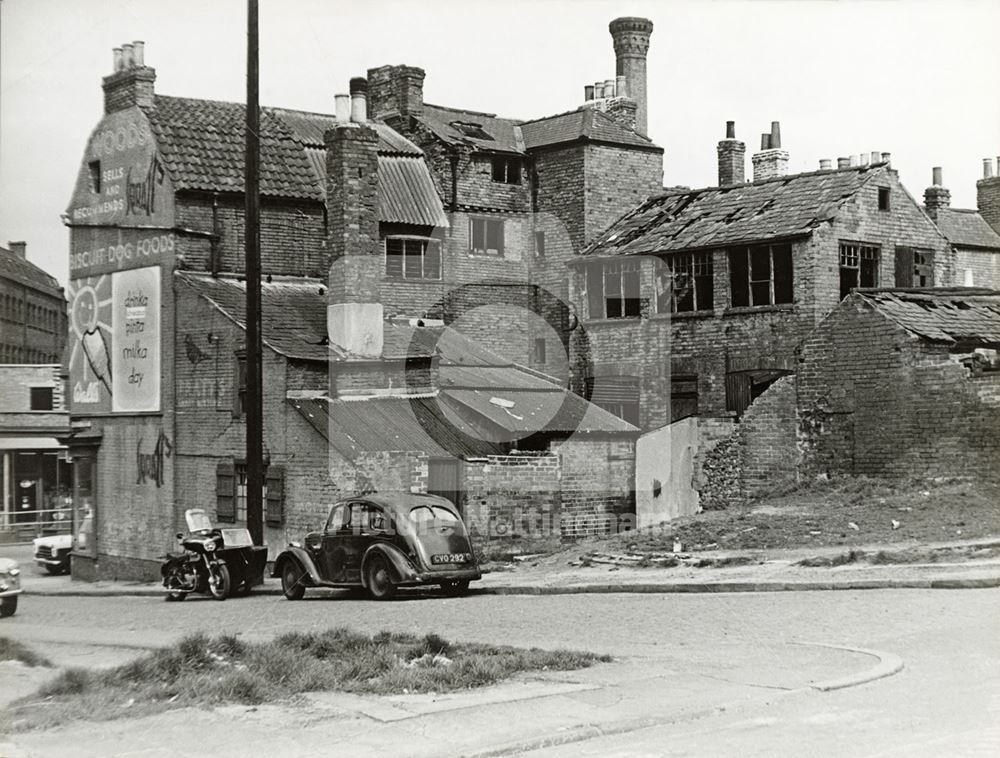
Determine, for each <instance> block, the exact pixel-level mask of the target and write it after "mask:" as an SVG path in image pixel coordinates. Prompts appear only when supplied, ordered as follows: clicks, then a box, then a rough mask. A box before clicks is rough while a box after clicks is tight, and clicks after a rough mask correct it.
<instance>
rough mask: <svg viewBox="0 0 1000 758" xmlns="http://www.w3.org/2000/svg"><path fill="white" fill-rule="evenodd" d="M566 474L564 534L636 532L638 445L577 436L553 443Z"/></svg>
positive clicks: (563, 477)
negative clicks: (636, 457)
mask: <svg viewBox="0 0 1000 758" xmlns="http://www.w3.org/2000/svg"><path fill="white" fill-rule="evenodd" d="M552 451H553V452H555V453H556V454H558V456H559V463H560V467H561V472H562V492H561V495H560V498H561V507H562V514H561V519H560V524H561V536H562V538H563V539H564V540H566V539H578V538H581V537H591V536H594V535H607V534H613V533H617V532H622V531H629V530H631V529H634V528H635V441H634V440H631V439H620V438H619V439H601V438H587V437H586V436H579V437H577V436H574V437H571V438H569V439H567V440H565V441H562V442H558V443H553V444H552Z"/></svg>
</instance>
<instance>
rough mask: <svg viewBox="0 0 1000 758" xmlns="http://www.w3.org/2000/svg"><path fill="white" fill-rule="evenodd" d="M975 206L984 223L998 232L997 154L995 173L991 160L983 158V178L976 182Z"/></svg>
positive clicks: (999, 170) (999, 167)
mask: <svg viewBox="0 0 1000 758" xmlns="http://www.w3.org/2000/svg"><path fill="white" fill-rule="evenodd" d="M976 207H977V208H979V213H980V214H981V215H982V217H983V218H984V219H986V223H987V224H989V225H990V226H992V227H993V228H994V229H995V230H996V232H997V234H1000V156H997V171H996V175H994V173H993V160H992V159H991V158H983V178H982V179H980V180H979V181H978V182H976Z"/></svg>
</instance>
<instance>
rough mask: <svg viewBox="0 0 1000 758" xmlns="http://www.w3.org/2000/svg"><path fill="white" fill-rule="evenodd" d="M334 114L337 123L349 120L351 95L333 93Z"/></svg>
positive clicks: (344, 122)
mask: <svg viewBox="0 0 1000 758" xmlns="http://www.w3.org/2000/svg"><path fill="white" fill-rule="evenodd" d="M333 103H334V115H335V116H336V118H337V123H338V124H346V123H347V122H348V121H350V120H351V96H350V95H334V96H333Z"/></svg>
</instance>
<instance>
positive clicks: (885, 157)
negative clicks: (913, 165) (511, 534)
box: [882, 153, 892, 164]
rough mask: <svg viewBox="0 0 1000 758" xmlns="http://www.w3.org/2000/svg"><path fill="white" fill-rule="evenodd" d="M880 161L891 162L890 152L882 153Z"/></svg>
mask: <svg viewBox="0 0 1000 758" xmlns="http://www.w3.org/2000/svg"><path fill="white" fill-rule="evenodd" d="M882 163H886V164H888V163H892V153H882Z"/></svg>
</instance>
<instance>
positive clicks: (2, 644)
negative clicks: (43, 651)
mask: <svg viewBox="0 0 1000 758" xmlns="http://www.w3.org/2000/svg"><path fill="white" fill-rule="evenodd" d="M0 661H20V662H21V663H23V664H25V665H27V666H51V665H52V662H51V661H49V659H48V658H46V657H45V656H44V655H39V654H38V653H36V652H35V651H34V650H32V649H31V648H29V647H28V646H27V645H23V644H22V643H20V642H18V641H17V640H12V639H8V638H7V637H0Z"/></svg>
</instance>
